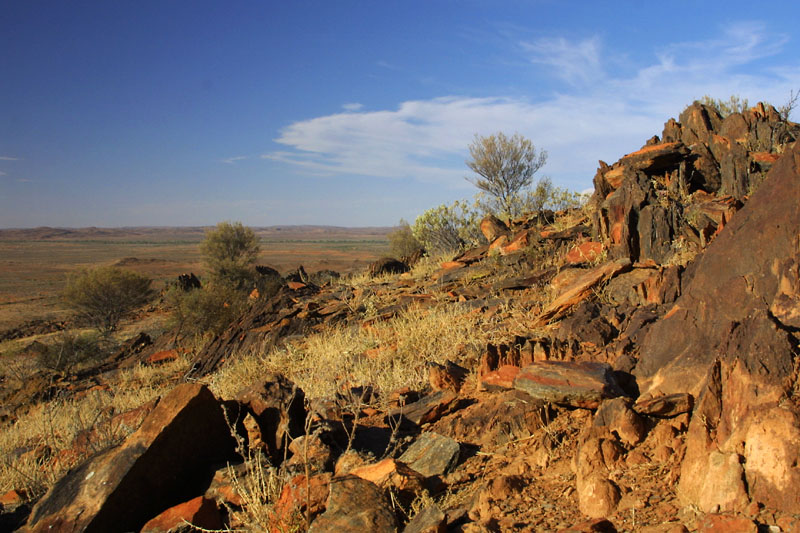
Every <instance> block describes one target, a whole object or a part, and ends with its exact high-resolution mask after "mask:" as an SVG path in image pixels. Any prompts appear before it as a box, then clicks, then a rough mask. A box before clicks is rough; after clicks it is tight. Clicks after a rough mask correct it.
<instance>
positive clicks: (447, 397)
mask: <svg viewBox="0 0 800 533" xmlns="http://www.w3.org/2000/svg"><path fill="white" fill-rule="evenodd" d="M458 403H459V397H458V394H456V393H454V392H452V391H446V390H441V391H438V392H434V393H433V394H429V395H427V396H424V397H423V398H421V399H420V400H417V401H416V402H413V403H409V404H406V405H404V406H402V407H398V408H397V409H394V410H392V411H391V412H390V413H389V415H388V416H389V418H390V419H392V420H395V421H396V422H401V423H402V422H410V423H412V424H414V425H417V426H421V425H422V424H429V423H431V422H435V421H436V420H439V419H440V418H441V417H443V416H444V415H446V414H447V413H449V412H452V411H453V410H454V409H456V408H457V407H458Z"/></svg>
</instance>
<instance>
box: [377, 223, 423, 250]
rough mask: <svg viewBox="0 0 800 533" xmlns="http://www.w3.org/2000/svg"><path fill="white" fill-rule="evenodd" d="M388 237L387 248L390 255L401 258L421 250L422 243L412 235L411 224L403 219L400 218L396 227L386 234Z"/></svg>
mask: <svg viewBox="0 0 800 533" xmlns="http://www.w3.org/2000/svg"><path fill="white" fill-rule="evenodd" d="M386 238H387V239H389V250H390V253H391V255H392V257H395V258H396V259H401V258H404V257H411V256H412V255H414V254H415V253H417V252H419V251H420V250H422V244H420V242H419V241H418V240H417V238H416V237H414V232H413V231H411V226H410V225H409V224H408V222H406V221H405V220H402V219H401V220H400V224H398V226H397V229H396V230H394V231H393V232H391V233H389V235H387V236H386Z"/></svg>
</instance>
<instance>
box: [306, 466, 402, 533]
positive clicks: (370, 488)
mask: <svg viewBox="0 0 800 533" xmlns="http://www.w3.org/2000/svg"><path fill="white" fill-rule="evenodd" d="M330 487H331V488H330V495H329V496H328V502H327V504H326V509H325V512H324V513H322V515H320V516H319V518H317V519H316V520H314V522H313V523H312V524H311V527H310V528H309V529H308V531H309V533H323V532H329V531H339V532H341V533H366V532H368V531H369V532H374V533H383V532H387V533H388V532H392V533H394V532H395V531H397V519H396V518H395V516H394V513H393V512H392V509H391V507H389V503H388V502H387V501H386V497H385V496H384V495H383V492H382V491H381V489H379V488H378V486H377V485H375V484H374V483H371V482H369V481H366V480H364V479H361V478H359V477H355V476H345V477H340V478H335V479H333V480H332V481H331V484H330Z"/></svg>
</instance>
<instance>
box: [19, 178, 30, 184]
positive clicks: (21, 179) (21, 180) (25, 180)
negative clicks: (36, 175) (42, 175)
mask: <svg viewBox="0 0 800 533" xmlns="http://www.w3.org/2000/svg"><path fill="white" fill-rule="evenodd" d="M15 181H16V182H17V183H33V180H32V179H30V178H17V179H16V180H15Z"/></svg>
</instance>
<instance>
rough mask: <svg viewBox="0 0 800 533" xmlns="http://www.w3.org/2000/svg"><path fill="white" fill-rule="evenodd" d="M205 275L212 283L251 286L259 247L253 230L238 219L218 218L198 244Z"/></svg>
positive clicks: (241, 287) (240, 286)
mask: <svg viewBox="0 0 800 533" xmlns="http://www.w3.org/2000/svg"><path fill="white" fill-rule="evenodd" d="M200 251H201V253H202V254H203V255H204V256H205V261H206V265H207V266H208V275H209V277H210V278H211V280H212V281H213V282H215V283H225V284H227V285H230V286H232V287H234V288H236V289H243V290H244V289H252V288H253V286H254V282H255V279H256V275H255V263H256V259H257V258H258V253H259V251H260V247H259V245H258V237H256V234H255V232H254V231H253V230H252V229H250V228H248V227H245V226H243V225H242V223H241V222H220V223H219V224H217V226H216V227H215V228H214V229H211V230H208V231H207V232H206V236H205V239H204V240H203V242H202V243H201V244H200Z"/></svg>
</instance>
